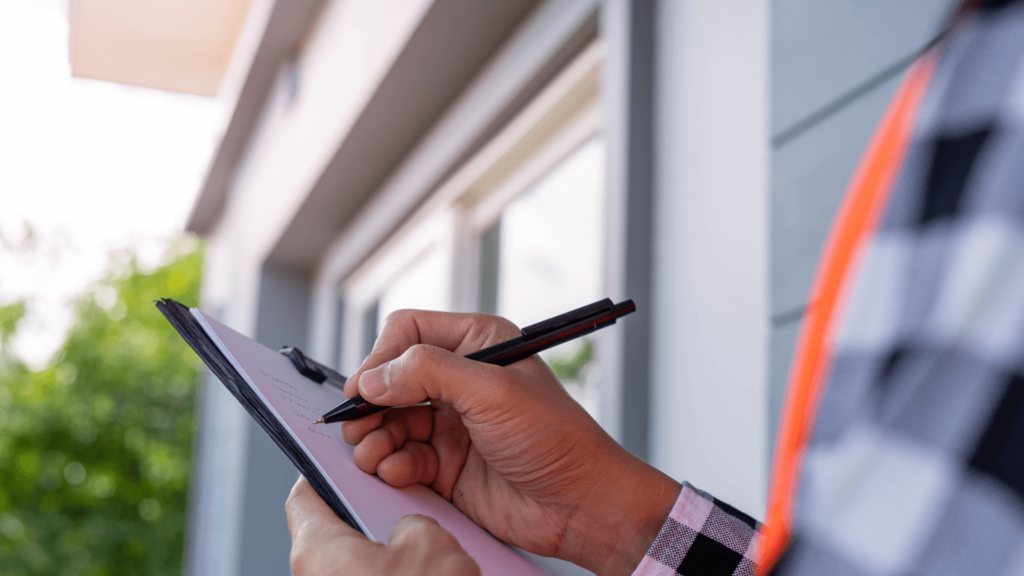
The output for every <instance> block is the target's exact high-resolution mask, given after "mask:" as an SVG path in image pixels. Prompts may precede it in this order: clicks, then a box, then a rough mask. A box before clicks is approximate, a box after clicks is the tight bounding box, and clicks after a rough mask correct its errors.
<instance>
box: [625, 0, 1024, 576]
mask: <svg viewBox="0 0 1024 576" xmlns="http://www.w3.org/2000/svg"><path fill="white" fill-rule="evenodd" d="M980 4H981V6H980V7H979V8H977V9H976V11H975V12H974V13H973V14H970V15H969V17H968V18H965V19H964V20H962V21H961V22H960V23H959V24H958V25H957V27H956V28H955V29H954V31H953V33H952V34H951V35H950V36H949V38H948V39H947V40H946V41H945V43H944V45H943V46H942V47H941V50H942V57H941V62H940V64H939V67H938V69H937V70H936V72H935V76H934V78H933V80H932V83H931V86H930V87H929V91H928V94H927V96H926V97H925V101H924V102H923V103H922V107H921V109H920V111H919V114H918V119H917V124H916V125H915V127H914V132H913V136H912V141H911V146H910V149H909V150H908V153H907V157H906V159H905V161H904V165H903V167H902V169H901V172H900V175H899V178H898V180H897V183H896V187H895V189H894V190H893V192H892V196H891V199H890V201H889V204H888V206H887V207H886V212H885V215H884V216H883V220H882V223H881V225H880V227H879V230H878V231H877V233H876V234H875V235H874V237H873V238H872V239H871V241H870V244H869V245H868V247H867V249H866V250H865V252H864V255H863V258H862V260H861V262H860V265H859V268H858V270H857V272H856V275H855V280H854V282H855V283H854V285H853V286H852V289H851V292H850V294H849V297H848V300H847V302H846V305H845V309H844V310H843V311H842V316H840V324H839V326H840V328H839V330H838V334H837V335H836V339H835V342H834V343H833V347H832V350H833V357H832V365H831V372H830V374H829V379H828V385H827V389H826V392H825V397H824V400H823V401H822V405H821V408H820V410H819V413H818V417H817V422H816V425H815V429H814V434H813V437H812V439H811V443H810V446H809V448H808V452H807V456H806V459H805V461H804V467H803V471H802V481H801V484H800V494H799V497H798V501H797V507H796V517H795V522H794V527H793V532H794V538H793V543H792V545H791V546H790V548H789V550H788V551H787V553H786V554H785V556H784V557H783V559H782V561H781V562H780V563H779V565H778V566H777V567H776V569H775V571H774V572H773V574H776V575H779V576H818V575H832V576H866V575H877V576H888V575H907V576H910V575H918V574H920V575H929V576H943V575H954V574H955V575H964V574H971V575H974V574H978V575H986V576H1024V0H1017V1H1002V2H982V3H980ZM684 492H685V491H684ZM694 493H695V494H698V495H699V494H700V493H699V492H694ZM705 498H706V499H707V500H708V501H709V502H714V500H713V499H711V498H710V497H709V496H707V497H705ZM677 506H678V504H677ZM723 510H727V509H726V508H723ZM727 513H728V512H727ZM674 514H675V515H679V514H685V511H680V512H675V511H674ZM736 518H738V519H740V521H741V523H744V524H745V521H746V517H745V516H741V515H737V516H736ZM671 522H672V520H671V519H670V520H669V523H667V524H666V527H665V528H663V530H662V534H661V535H659V537H658V541H657V542H656V543H655V546H654V547H652V548H651V551H650V552H648V557H647V559H645V561H644V564H642V565H641V567H640V568H638V569H637V572H636V574H637V575H647V574H684V575H686V576H719V575H722V576H725V575H732V574H751V573H753V571H752V568H750V567H749V565H748V564H745V563H743V562H739V563H734V562H732V561H730V562H725V561H720V560H717V559H716V558H719V557H720V556H715V554H714V553H710V554H709V553H707V552H705V551H704V550H705V549H706V547H701V548H699V547H697V546H695V545H693V544H690V543H689V542H690V540H691V539H692V537H691V536H690V534H689V532H686V531H680V530H676V531H675V532H673V531H672V529H671V528H669V524H671ZM734 525H735V523H734ZM703 533H704V532H703V531H702V534H703ZM741 533H744V534H745V533H746V531H745V530H739V532H736V533H730V534H727V535H724V536H711V535H710V534H708V536H709V537H711V538H712V539H715V540H716V542H718V543H719V544H720V545H722V546H724V547H728V548H730V550H733V551H736V548H735V547H730V546H729V544H728V543H729V542H732V541H734V540H735V539H736V538H737V537H741V536H740V534H741ZM675 534H678V536H676V538H678V540H677V541H678V543H677V544H672V542H669V540H671V539H672V538H673V535H675ZM755 540H756V538H755ZM748 541H749V540H748ZM669 550H671V551H672V552H671V553H666V551H669ZM677 550H682V551H683V552H682V556H680V554H679V553H678V552H676V551H677ZM698 554H701V555H707V558H709V559H705V558H696V557H695V556H696V555H698ZM659 566H660V568H659ZM658 570H661V571H658Z"/></svg>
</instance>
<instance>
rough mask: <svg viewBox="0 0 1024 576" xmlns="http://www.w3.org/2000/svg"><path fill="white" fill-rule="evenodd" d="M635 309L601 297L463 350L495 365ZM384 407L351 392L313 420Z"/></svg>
mask: <svg viewBox="0 0 1024 576" xmlns="http://www.w3.org/2000/svg"><path fill="white" fill-rule="evenodd" d="M635 310H636V305H635V304H633V301H632V300H626V301H624V302H621V303H619V304H613V303H612V301H611V300H609V299H607V298H605V299H604V300H600V301H598V302H594V303H593V304H590V305H587V306H584V307H582V308H577V309H576V310H573V311H571V312H566V313H565V314H561V315H559V316H555V317H554V318H550V319H548V320H544V321H543V322H538V323H537V324H533V325H530V326H527V327H526V328H523V329H522V331H521V332H522V333H521V335H520V336H518V337H516V338H512V339H510V340H507V341H505V342H502V343H500V344H495V345H494V346H491V347H489V348H485V349H483V350H479V351H477V352H473V353H471V354H467V355H466V358H468V359H470V360H476V361H477V362H484V363H486V364H494V365H495V366H508V365H509V364H512V363H515V362H518V361H520V360H523V359H524V358H528V357H530V356H533V355H534V354H537V353H539V352H543V351H544V350H547V349H549V348H553V347H555V346H558V345H559V344H564V343H565V342H569V341H570V340H574V339H576V338H579V337H581V336H585V335H587V334H590V333H591V332H594V331H596V330H600V329H601V328H604V327H605V326H611V325H612V324H615V320H616V319H618V318H621V317H622V316H625V315H627V314H631V313H633V312H634V311H635ZM281 353H282V354H285V355H288V356H289V358H291V359H292V363H293V364H295V366H296V368H298V370H299V371H300V372H302V373H303V374H304V375H306V376H309V377H311V378H313V379H314V380H316V381H318V382H323V381H324V380H325V379H326V378H329V377H330V374H331V373H333V374H334V375H335V379H342V380H341V381H342V382H344V376H341V375H340V374H338V373H337V372H334V371H333V370H330V369H329V368H326V367H325V366H323V365H321V364H319V363H316V362H313V361H311V360H309V359H308V358H305V357H304V356H303V355H302V352H300V351H298V349H295V348H288V349H283V350H282V351H281ZM310 365H314V366H310ZM317 368H319V369H320V373H319V374H317V373H316V369H317ZM311 373H312V374H311ZM388 408H389V407H388V406H379V405H376V404H371V403H369V402H367V401H366V400H365V399H364V398H363V397H362V396H355V397H353V398H349V399H348V400H346V401H345V402H343V403H341V404H340V405H338V406H337V407H335V408H333V409H332V410H330V411H328V412H327V413H326V414H324V415H323V417H322V418H320V419H319V420H317V421H316V422H315V424H331V423H334V422H345V421H348V420H356V419H358V418H363V417H365V416H369V415H371V414H376V413H378V412H381V411H383V410H387V409H388Z"/></svg>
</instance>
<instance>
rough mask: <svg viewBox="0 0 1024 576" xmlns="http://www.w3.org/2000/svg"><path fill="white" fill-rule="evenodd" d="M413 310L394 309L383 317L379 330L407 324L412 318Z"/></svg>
mask: <svg viewBox="0 0 1024 576" xmlns="http://www.w3.org/2000/svg"><path fill="white" fill-rule="evenodd" d="M413 312H414V311H413V310H405V309H402V310H395V311H394V312H391V313H389V314H388V315H387V316H385V317H384V323H383V324H382V325H381V326H382V328H381V332H383V331H384V329H385V328H395V327H396V326H398V327H400V326H403V325H405V324H408V323H409V322H410V321H411V320H412V315H413Z"/></svg>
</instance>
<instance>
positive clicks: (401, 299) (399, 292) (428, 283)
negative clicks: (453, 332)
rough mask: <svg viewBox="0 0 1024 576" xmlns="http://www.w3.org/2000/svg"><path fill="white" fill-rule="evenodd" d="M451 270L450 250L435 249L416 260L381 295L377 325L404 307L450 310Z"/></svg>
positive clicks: (429, 250)
mask: <svg viewBox="0 0 1024 576" xmlns="http://www.w3.org/2000/svg"><path fill="white" fill-rule="evenodd" d="M450 274H451V267H450V264H449V257H448V253H447V251H445V250H444V249H443V248H442V247H441V246H433V247H431V248H430V249H428V250H427V251H426V252H425V253H423V254H422V255H420V256H418V257H417V258H414V259H413V260H412V261H411V262H410V263H409V266H408V267H407V268H406V269H405V270H403V271H402V272H401V273H400V274H399V275H398V276H397V277H396V278H395V279H394V280H392V281H391V282H390V283H389V284H388V285H387V287H385V288H384V290H382V291H381V294H380V301H379V302H380V314H379V317H378V322H377V325H378V326H379V325H380V324H381V323H383V322H384V319H385V318H387V316H388V314H390V313H392V312H394V311H395V310H401V309H403V308H415V309H417V310H447V309H448V301H449V286H450V279H449V275H450Z"/></svg>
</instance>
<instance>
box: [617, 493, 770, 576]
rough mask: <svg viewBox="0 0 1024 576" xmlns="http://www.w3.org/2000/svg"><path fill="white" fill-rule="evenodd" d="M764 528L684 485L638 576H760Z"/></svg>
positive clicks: (738, 512) (731, 508)
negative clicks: (758, 571)
mask: <svg viewBox="0 0 1024 576" xmlns="http://www.w3.org/2000/svg"><path fill="white" fill-rule="evenodd" d="M763 539H764V533H763V530H762V526H761V524H759V523H758V522H756V521H755V520H754V519H753V518H751V517H750V516H747V515H746V514H744V513H743V512H740V511H739V510H737V509H735V508H733V507H732V506H730V505H728V504H726V503H725V502H722V501H721V500H717V499H715V498H714V497H712V496H711V495H710V494H708V493H706V492H702V491H700V490H697V489H696V488H694V487H693V486H691V485H690V484H688V483H683V491H682V492H681V493H680V494H679V498H678V499H677V500H676V503H675V505H674V506H673V507H672V512H670V513H669V515H668V520H666V521H665V524H664V525H663V526H662V527H661V532H659V533H658V537H657V538H656V539H655V540H654V544H652V545H651V549H650V550H649V551H648V552H647V556H645V557H644V559H643V561H642V562H641V563H640V565H639V566H638V567H637V569H636V571H634V572H633V576H670V575H674V574H687V575H694V576H757V565H756V564H755V563H754V562H755V558H756V557H757V556H756V555H757V553H758V551H759V550H760V548H761V546H762V545H763V544H762V542H763Z"/></svg>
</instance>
